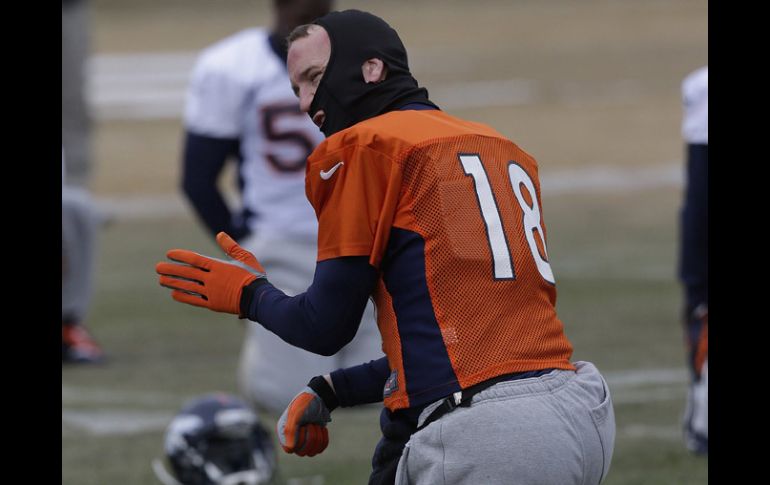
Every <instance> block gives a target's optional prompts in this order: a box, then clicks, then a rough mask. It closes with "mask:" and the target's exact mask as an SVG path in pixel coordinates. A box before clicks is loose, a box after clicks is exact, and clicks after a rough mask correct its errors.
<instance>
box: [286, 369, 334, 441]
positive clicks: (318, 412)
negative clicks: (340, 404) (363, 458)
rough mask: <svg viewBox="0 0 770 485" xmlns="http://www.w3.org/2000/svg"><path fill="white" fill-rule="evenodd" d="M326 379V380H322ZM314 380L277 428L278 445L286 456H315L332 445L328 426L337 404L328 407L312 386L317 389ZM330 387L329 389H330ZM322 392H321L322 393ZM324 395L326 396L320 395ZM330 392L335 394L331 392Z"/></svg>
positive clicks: (288, 409)
mask: <svg viewBox="0 0 770 485" xmlns="http://www.w3.org/2000/svg"><path fill="white" fill-rule="evenodd" d="M319 378H320V379H323V377H319ZM319 378H314V379H313V380H311V381H310V383H309V384H308V385H307V386H306V387H305V388H303V389H302V390H301V391H300V392H299V394H297V395H296V396H294V399H292V400H291V402H290V403H289V406H288V407H287V408H286V410H285V411H284V412H283V414H281V417H280V418H279V419H278V423H277V424H276V431H277V434H278V441H280V442H281V447H283V450H284V451H285V452H286V453H296V454H297V455H299V456H314V455H317V454H318V453H321V452H322V451H323V450H325V449H326V446H327V445H328V444H329V431H328V430H327V429H326V423H329V422H331V420H332V418H331V411H332V410H333V409H334V408H335V407H336V404H328V405H327V403H326V402H325V401H324V399H323V398H321V396H320V395H319V393H318V392H316V391H315V390H313V389H312V388H311V387H310V386H313V387H317V386H316V385H315V382H314V381H317V379H319ZM327 387H328V386H327ZM319 391H320V390H319ZM320 392H321V394H325V393H324V392H323V391H320ZM329 392H332V393H333V391H331V390H329Z"/></svg>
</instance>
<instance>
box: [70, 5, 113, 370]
mask: <svg viewBox="0 0 770 485" xmlns="http://www.w3.org/2000/svg"><path fill="white" fill-rule="evenodd" d="M87 7H88V3H87V2H86V1H85V0H62V5H61V36H62V39H61V40H62V43H61V74H62V83H61V138H62V216H61V217H62V362H78V363H90V362H100V361H102V360H103V358H104V352H103V351H102V349H101V348H100V346H99V345H98V344H97V343H96V341H95V340H94V338H93V337H92V336H91V334H90V331H89V330H88V328H87V327H86V326H85V325H83V322H84V321H85V318H86V314H87V311H88V309H89V306H90V304H91V299H92V296H93V291H94V286H93V278H94V272H95V266H94V263H95V261H94V260H95V257H96V254H95V251H96V238H97V232H98V230H99V226H100V225H101V223H102V220H101V219H102V216H101V214H99V213H98V212H97V210H96V208H95V206H94V202H93V199H92V198H91V195H90V192H89V190H88V185H89V182H90V176H91V119H90V116H89V111H88V105H87V104H86V99H85V84H86V59H87V58H88V54H89V45H90V39H89V33H90V29H89V21H88V9H87ZM65 156H66V162H65Z"/></svg>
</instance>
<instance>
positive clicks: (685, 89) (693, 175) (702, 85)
mask: <svg viewBox="0 0 770 485" xmlns="http://www.w3.org/2000/svg"><path fill="white" fill-rule="evenodd" d="M708 75H709V73H708V66H705V67H702V68H700V69H698V70H696V71H694V72H692V73H691V74H689V75H688V76H687V77H686V78H685V79H684V81H683V82H682V99H683V104H684V119H683V123H682V135H683V137H684V140H685V144H686V159H687V170H686V173H687V182H686V185H685V197H684V203H683V207H682V212H681V222H680V237H681V243H680V251H681V252H680V257H679V260H680V267H679V277H680V280H681V282H682V286H683V288H684V307H685V311H684V330H685V331H684V333H685V345H686V348H687V362H688V367H689V370H690V383H689V387H688V392H687V404H686V408H685V413H684V436H685V444H686V446H687V448H688V449H689V450H691V451H692V452H694V453H696V454H699V455H706V454H708V436H709V434H708V282H709V280H708V274H709V273H708V269H709V267H708V248H709V246H708V161H709V158H708V157H709V152H708V143H709V132H708V120H709V118H708V106H709V91H708V89H709V85H708V79H709V78H708Z"/></svg>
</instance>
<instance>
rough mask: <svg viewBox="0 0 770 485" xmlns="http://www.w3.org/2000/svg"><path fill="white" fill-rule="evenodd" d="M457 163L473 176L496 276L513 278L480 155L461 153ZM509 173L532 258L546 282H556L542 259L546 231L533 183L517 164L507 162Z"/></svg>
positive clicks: (509, 258)
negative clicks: (523, 191)
mask: <svg viewBox="0 0 770 485" xmlns="http://www.w3.org/2000/svg"><path fill="white" fill-rule="evenodd" d="M460 163H461V164H462V166H463V169H464V170H465V174H466V175H470V176H471V177H473V182H474V186H475V188H476V196H477V197H478V201H479V208H480V209H481V217H482V218H483V219H484V224H485V225H486V228H487V236H488V238H489V248H490V250H491V252H492V263H493V264H492V266H493V268H494V275H495V279H515V278H516V272H515V270H514V266H513V259H512V257H511V251H510V249H509V248H508V242H507V241H506V239H505V232H504V231H503V221H502V220H501V219H500V212H499V210H498V206H497V201H496V200H495V196H494V194H493V193H492V187H491V186H490V185H489V177H487V173H486V171H485V170H484V166H483V165H482V164H481V158H479V156H478V155H460ZM508 176H509V178H510V181H511V188H512V189H513V193H514V195H515V196H516V200H517V201H518V202H519V205H520V206H521V210H522V212H523V225H524V236H525V237H526V239H527V244H528V245H529V250H530V252H531V253H532V258H534V260H535V264H536V265H537V270H538V272H540V275H541V276H542V277H543V278H544V279H545V280H546V281H548V282H549V283H552V284H553V283H555V279H554V277H553V271H551V265H550V264H549V263H548V260H547V259H545V258H547V257H548V253H547V251H546V248H545V233H544V232H543V227H542V226H541V224H540V207H539V206H538V204H537V197H536V192H535V184H534V183H533V182H532V179H531V178H530V177H529V175H528V174H527V172H525V171H524V169H523V168H521V167H520V166H519V165H518V164H516V163H511V164H509V165H508ZM522 185H523V186H524V187H526V189H527V191H528V192H529V194H530V198H531V199H532V205H531V206H530V205H529V204H528V203H527V201H526V199H525V198H524V194H523V193H522V191H521V186H522ZM535 230H537V232H538V234H540V238H541V240H542V242H543V252H544V253H545V258H543V256H542V255H541V254H540V250H539V249H538V247H537V242H536V241H535Z"/></svg>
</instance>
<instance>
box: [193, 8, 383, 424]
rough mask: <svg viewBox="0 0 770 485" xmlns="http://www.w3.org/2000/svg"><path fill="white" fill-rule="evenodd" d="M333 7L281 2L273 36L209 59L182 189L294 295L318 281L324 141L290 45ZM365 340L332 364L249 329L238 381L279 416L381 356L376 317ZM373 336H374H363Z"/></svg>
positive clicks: (198, 86) (251, 37)
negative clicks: (291, 63) (315, 196)
mask: <svg viewBox="0 0 770 485" xmlns="http://www.w3.org/2000/svg"><path fill="white" fill-rule="evenodd" d="M331 5H332V1H331V0H274V2H273V7H274V18H273V26H272V28H271V29H266V28H251V29H247V30H244V31H241V32H238V33H236V34H234V35H232V36H230V37H227V38H225V39H224V40H221V41H219V42H217V43H216V44H214V45H212V46H210V47H208V48H207V49H205V50H204V51H203V52H202V54H201V55H200V57H199V59H198V60H197V63H196V66H195V68H194V70H193V74H192V79H191V82H190V86H189V90H188V94H187V103H186V109H185V130H186V133H185V142H184V153H183V173H182V187H183V191H184V194H185V195H186V196H187V198H188V200H189V202H190V203H191V205H192V207H193V209H194V210H195V213H196V214H197V215H198V216H199V218H200V219H201V221H202V222H203V224H205V226H206V228H207V229H208V230H209V232H210V233H211V234H212V236H214V235H216V234H217V233H218V232H220V231H225V232H227V233H228V234H230V235H232V237H233V238H234V239H235V240H237V241H238V242H239V243H240V244H241V245H242V246H243V247H244V248H246V249H247V250H249V251H252V252H254V253H255V254H259V255H260V260H261V262H262V263H263V264H264V265H265V267H266V268H267V270H268V271H269V272H270V280H271V281H272V282H274V283H275V284H276V285H277V286H279V287H280V288H282V289H284V290H285V291H286V292H287V293H288V294H297V293H300V292H302V291H304V290H305V289H306V288H307V287H308V286H309V285H310V283H311V282H312V280H313V267H314V266H315V257H316V244H317V221H316V217H315V213H314V212H313V208H312V207H311V205H310V203H309V202H308V200H307V198H306V196H305V164H306V159H307V156H308V155H309V154H310V153H311V152H312V150H313V149H314V148H315V146H316V145H317V144H318V143H320V142H321V141H322V140H323V138H324V137H323V134H322V133H321V131H320V130H319V129H318V127H317V126H315V125H314V124H313V123H312V121H311V120H310V119H309V118H308V116H307V115H306V114H305V113H302V112H301V111H300V109H299V103H298V101H297V98H296V97H295V96H294V93H293V92H292V89H291V84H290V81H289V76H288V73H287V71H286V41H285V39H286V36H287V35H288V34H289V32H291V30H292V29H293V28H294V27H296V26H298V25H301V24H303V23H308V22H311V21H312V20H314V19H315V18H317V17H320V16H322V15H324V14H326V13H327V12H329V10H330V8H331ZM231 160H232V161H235V162H236V163H237V171H236V172H237V187H238V192H239V194H240V201H239V203H240V207H239V208H232V207H230V206H228V203H227V201H226V198H225V196H224V195H223V193H222V191H220V189H219V187H218V181H219V178H220V175H221V174H222V173H223V169H224V167H225V164H226V162H228V161H231ZM366 318H368V319H369V320H370V321H372V324H371V325H362V332H360V333H359V335H358V336H357V337H356V339H355V340H354V341H353V342H351V343H350V344H349V345H348V346H346V347H345V348H344V349H343V350H342V351H341V352H340V353H338V354H337V355H335V356H333V357H322V356H319V355H314V354H311V353H309V352H305V351H303V350H301V349H297V348H295V347H292V346H291V345H289V344H287V343H286V342H284V341H283V340H281V339H280V338H278V337H277V336H275V335H274V334H273V333H271V332H268V331H267V330H265V329H264V328H262V326H261V325H258V324H249V325H247V329H246V332H247V336H246V338H245V339H244V345H243V349H242V352H241V360H240V364H239V370H238V380H239V386H240V388H241V392H242V393H243V394H244V395H245V396H246V397H247V398H248V399H249V400H250V402H251V403H252V404H254V405H256V406H258V407H260V408H262V409H266V410H269V411H272V412H275V413H280V412H281V411H282V410H283V409H284V408H285V407H286V405H287V404H288V403H289V401H290V400H291V398H292V397H293V396H294V392H295V391H296V389H297V388H298V387H302V385H304V383H305V381H306V380H307V372H308V371H309V370H311V369H313V370H318V371H321V370H323V371H330V370H333V369H336V368H338V367H341V366H347V365H351V364H352V363H360V362H363V361H366V360H371V359H376V358H378V357H381V356H382V351H381V349H380V339H379V334H378V332H377V329H376V327H375V325H374V324H373V319H374V317H373V313H372V310H371V307H370V308H369V309H368V310H367V317H366ZM364 327H366V330H364V329H363V328H364Z"/></svg>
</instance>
